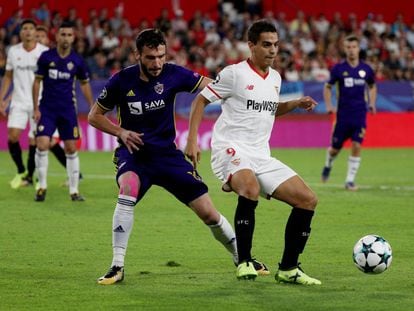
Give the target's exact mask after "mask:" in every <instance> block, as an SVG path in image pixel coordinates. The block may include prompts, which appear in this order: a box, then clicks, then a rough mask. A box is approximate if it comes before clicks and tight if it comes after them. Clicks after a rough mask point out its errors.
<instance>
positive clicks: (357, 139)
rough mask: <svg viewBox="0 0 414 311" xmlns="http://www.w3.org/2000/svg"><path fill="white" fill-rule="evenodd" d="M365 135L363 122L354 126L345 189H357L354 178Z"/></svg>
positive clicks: (359, 162) (359, 161)
mask: <svg viewBox="0 0 414 311" xmlns="http://www.w3.org/2000/svg"><path fill="white" fill-rule="evenodd" d="M364 136H365V124H362V126H359V127H356V128H355V131H354V132H353V134H352V137H351V139H352V145H351V154H350V156H349V158H348V169H347V173H346V179H345V189H346V190H350V191H356V190H358V187H357V186H356V185H355V178H356V175H357V173H358V169H359V166H360V164H361V144H362V142H363V140H364Z"/></svg>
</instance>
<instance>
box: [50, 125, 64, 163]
mask: <svg viewBox="0 0 414 311" xmlns="http://www.w3.org/2000/svg"><path fill="white" fill-rule="evenodd" d="M57 137H58V131H55V133H53V136H52V139H51V141H50V151H52V153H53V155H54V156H55V157H56V159H57V160H58V162H59V163H60V164H61V165H62V166H63V167H64V168H66V155H65V151H64V150H63V148H62V147H61V146H60V144H59V140H58V138H57Z"/></svg>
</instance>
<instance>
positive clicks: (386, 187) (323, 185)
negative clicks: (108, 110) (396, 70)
mask: <svg viewBox="0 0 414 311" xmlns="http://www.w3.org/2000/svg"><path fill="white" fill-rule="evenodd" d="M0 175H9V173H8V172H4V171H3V172H1V171H0ZM48 175H49V176H54V177H56V176H61V177H62V178H66V174H65V173H63V172H62V173H56V172H49V173H48ZM84 176H85V179H86V180H89V179H109V180H110V179H112V180H114V179H115V173H114V174H112V175H109V174H84ZM308 184H309V185H310V186H312V187H318V188H338V189H343V188H344V184H332V183H308ZM358 188H359V189H367V190H369V189H380V190H397V191H414V185H407V186H398V185H397V186H389V185H380V186H372V185H360V184H358Z"/></svg>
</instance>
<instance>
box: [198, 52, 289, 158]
mask: <svg viewBox="0 0 414 311" xmlns="http://www.w3.org/2000/svg"><path fill="white" fill-rule="evenodd" d="M281 80H282V79H281V77H280V74H279V73H278V72H277V71H276V70H274V69H272V68H269V72H268V73H267V74H266V75H264V76H262V75H261V74H260V73H259V72H257V71H256V70H255V69H254V68H253V67H252V66H251V65H250V63H249V60H247V61H242V62H240V63H238V64H234V65H230V66H227V67H225V68H224V69H223V70H222V71H221V72H220V73H219V74H218V76H217V78H216V80H215V81H213V82H211V83H210V84H208V85H207V86H206V87H205V88H204V89H203V90H202V91H201V94H202V95H203V96H204V97H205V98H206V99H207V100H209V101H210V102H214V101H218V100H220V101H221V108H222V113H221V115H220V116H219V118H218V119H217V121H216V123H215V125H214V130H213V137H212V146H213V148H214V146H215V145H223V144H229V143H230V144H231V142H235V143H238V144H240V145H244V146H247V147H248V148H249V149H250V148H254V149H256V150H266V151H267V152H270V148H269V139H270V135H271V133H272V128H273V124H274V121H275V114H276V110H277V106H278V103H279V93H280V86H281Z"/></svg>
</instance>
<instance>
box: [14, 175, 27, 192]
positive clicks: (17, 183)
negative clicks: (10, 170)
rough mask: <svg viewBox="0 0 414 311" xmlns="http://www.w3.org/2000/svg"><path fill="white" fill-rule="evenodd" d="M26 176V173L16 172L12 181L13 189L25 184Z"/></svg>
mask: <svg viewBox="0 0 414 311" xmlns="http://www.w3.org/2000/svg"><path fill="white" fill-rule="evenodd" d="M25 176H26V173H20V174H16V176H14V178H13V179H12V180H11V181H10V187H11V188H12V189H18V188H19V187H21V186H23V185H24V182H23V178H24V177H25Z"/></svg>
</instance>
